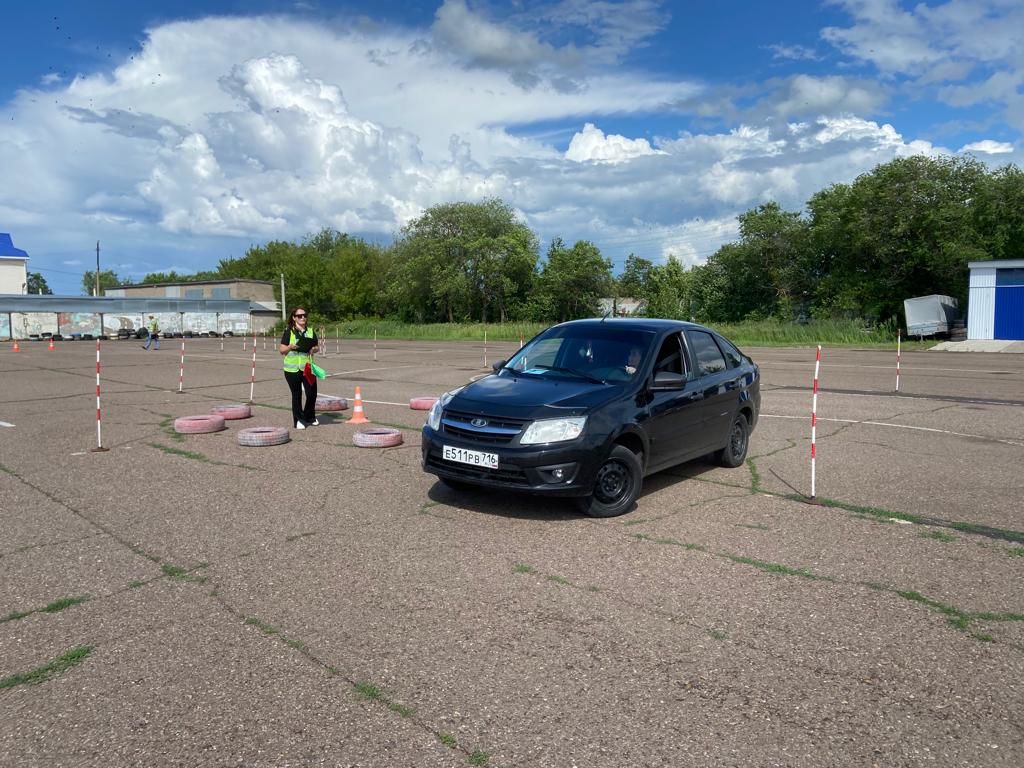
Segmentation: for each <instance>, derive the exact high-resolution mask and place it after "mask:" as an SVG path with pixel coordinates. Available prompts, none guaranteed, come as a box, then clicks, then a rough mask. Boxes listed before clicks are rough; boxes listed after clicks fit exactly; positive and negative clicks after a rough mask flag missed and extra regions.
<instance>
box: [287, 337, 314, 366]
mask: <svg viewBox="0 0 1024 768" xmlns="http://www.w3.org/2000/svg"><path fill="white" fill-rule="evenodd" d="M303 336H304V337H306V338H307V339H312V338H313V337H314V336H316V334H315V333H313V330H312V329H311V328H307V329H306V330H305V332H304V333H301V334H296V333H295V329H294V328H293V329H292V330H291V332H290V335H289V336H288V344H289V345H291V344H298V342H299V339H300V338H302V337H303ZM310 361H311V358H310V355H309V353H308V352H299V351H297V350H294V349H290V350H288V354H287V355H285V356H284V369H285V371H286V372H288V373H298V372H299V371H301V370H303V369H304V368H305V367H306V363H308V362H310Z"/></svg>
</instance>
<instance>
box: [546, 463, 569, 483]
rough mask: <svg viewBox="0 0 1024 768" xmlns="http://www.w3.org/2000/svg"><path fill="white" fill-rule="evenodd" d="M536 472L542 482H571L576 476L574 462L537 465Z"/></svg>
mask: <svg viewBox="0 0 1024 768" xmlns="http://www.w3.org/2000/svg"><path fill="white" fill-rule="evenodd" d="M537 473H538V475H540V477H539V479H540V481H541V482H542V483H549V484H553V483H571V482H572V481H573V478H574V477H575V476H576V462H570V463H568V464H552V465H550V466H547V467H537Z"/></svg>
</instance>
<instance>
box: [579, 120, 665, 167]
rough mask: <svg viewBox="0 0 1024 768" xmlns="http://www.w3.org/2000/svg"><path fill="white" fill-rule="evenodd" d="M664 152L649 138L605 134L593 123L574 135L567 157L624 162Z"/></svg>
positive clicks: (585, 160)
mask: <svg viewBox="0 0 1024 768" xmlns="http://www.w3.org/2000/svg"><path fill="white" fill-rule="evenodd" d="M656 154H663V153H661V152H659V151H658V150H656V149H653V148H652V147H651V144H650V142H649V141H647V139H627V138H626V137H625V136H618V135H609V136H605V134H604V132H603V131H601V130H600V129H599V128H595V127H594V124H593V123H587V124H586V125H584V126H583V130H582V131H580V132H579V133H577V134H576V135H575V136H573V137H572V141H570V142H569V148H568V149H567V150H566V152H565V158H566V159H567V160H572V161H573V162H577V163H583V162H587V161H594V162H602V163H624V162H626V161H627V160H632V159H633V158H635V157H643V156H644V155H656Z"/></svg>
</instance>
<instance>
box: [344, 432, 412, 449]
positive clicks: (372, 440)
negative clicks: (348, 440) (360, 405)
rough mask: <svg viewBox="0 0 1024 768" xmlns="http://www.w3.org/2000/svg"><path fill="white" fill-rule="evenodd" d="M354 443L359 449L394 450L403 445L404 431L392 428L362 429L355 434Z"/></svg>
mask: <svg viewBox="0 0 1024 768" xmlns="http://www.w3.org/2000/svg"><path fill="white" fill-rule="evenodd" d="M352 443H353V444H354V445H355V446H356V447H358V448H393V447H394V446H396V445H401V444H402V431H401V430H400V429H392V428H391V427H370V428H368V429H360V430H358V431H357V432H355V433H353V435H352Z"/></svg>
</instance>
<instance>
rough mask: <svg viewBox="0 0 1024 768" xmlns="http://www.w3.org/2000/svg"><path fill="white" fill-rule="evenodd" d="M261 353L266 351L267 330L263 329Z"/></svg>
mask: <svg viewBox="0 0 1024 768" xmlns="http://www.w3.org/2000/svg"><path fill="white" fill-rule="evenodd" d="M263 351H264V352H266V351H267V329H266V328H264V329H263Z"/></svg>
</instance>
